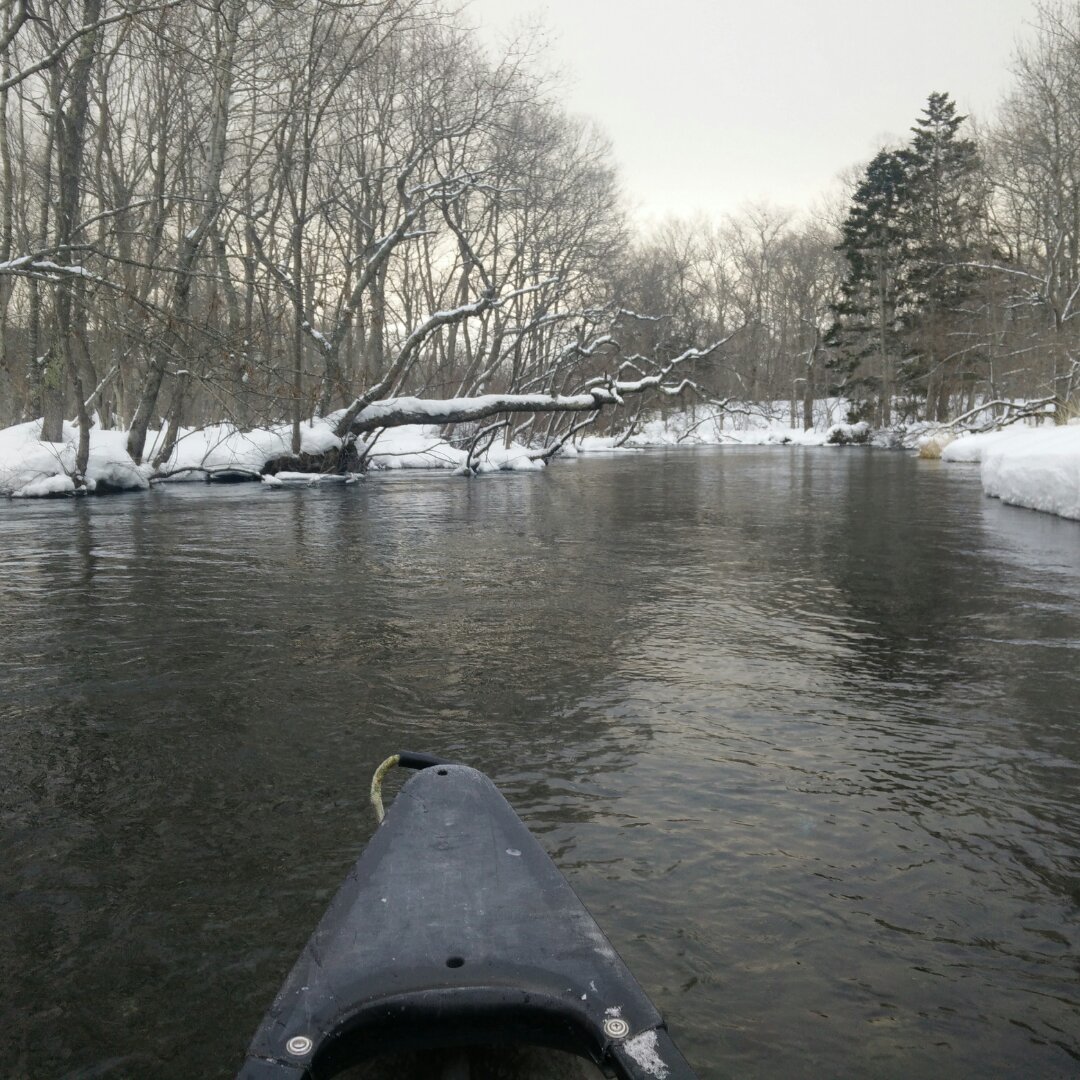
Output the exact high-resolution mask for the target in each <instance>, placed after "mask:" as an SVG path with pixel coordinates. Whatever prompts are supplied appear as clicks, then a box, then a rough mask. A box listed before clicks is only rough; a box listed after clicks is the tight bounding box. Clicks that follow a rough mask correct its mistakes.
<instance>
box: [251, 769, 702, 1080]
mask: <svg viewBox="0 0 1080 1080" xmlns="http://www.w3.org/2000/svg"><path fill="white" fill-rule="evenodd" d="M498 1044H525V1045H539V1046H549V1047H552V1048H554V1049H558V1050H564V1051H567V1052H570V1053H573V1054H577V1055H578V1056H581V1057H584V1058H588V1059H590V1060H592V1061H593V1062H595V1063H596V1064H598V1065H600V1066H601V1067H604V1068H606V1069H608V1070H609V1071H612V1072H614V1073H615V1075H617V1076H622V1077H625V1078H627V1080H639V1078H640V1080H646V1078H649V1080H684V1078H690V1077H693V1075H694V1074H693V1072H692V1071H691V1070H690V1068H689V1066H688V1065H687V1064H686V1062H685V1060H684V1059H683V1058H682V1056H681V1055H680V1054H679V1052H678V1050H677V1049H676V1048H675V1046H674V1045H673V1044H672V1042H671V1040H670V1037H669V1036H668V1034H667V1031H666V1029H665V1027H664V1021H663V1019H662V1017H661V1016H660V1014H659V1012H658V1011H657V1010H656V1008H655V1007H654V1006H653V1004H652V1002H651V1001H650V1000H649V998H648V997H647V996H646V994H645V992H644V991H643V990H642V989H641V987H640V986H639V985H638V983H637V981H636V980H635V979H634V977H633V975H632V974H631V973H630V971H629V969H628V968H627V967H626V965H625V964H624V963H623V961H622V960H621V958H620V957H619V956H618V954H617V953H616V951H615V950H614V949H613V948H612V946H611V944H610V942H608V940H607V938H606V937H605V936H604V934H603V932H602V931H601V930H600V928H599V926H598V925H597V924H596V922H595V921H594V920H593V918H592V916H591V915H589V913H588V912H587V911H586V909H585V907H584V906H583V905H582V903H581V901H580V900H579V899H578V898H577V896H576V895H575V894H574V892H573V890H572V889H571V888H570V886H569V884H568V883H567V881H566V879H565V878H564V877H563V876H562V874H560V873H559V871H558V870H557V869H556V867H555V866H554V864H553V863H552V862H551V860H550V859H549V858H548V856H547V854H546V852H545V851H544V850H543V848H542V847H541V846H540V844H539V843H538V841H537V840H536V838H535V837H534V836H533V835H532V834H531V833H530V832H529V830H528V829H527V828H526V826H525V825H524V823H523V822H522V821H521V820H520V819H519V818H518V816H517V815H516V814H515V813H514V811H513V809H512V808H511V807H510V805H509V804H508V803H507V802H506V800H505V799H504V798H503V796H502V794H501V793H500V792H499V790H498V789H497V788H496V787H495V785H494V784H493V783H492V782H491V781H490V780H489V779H488V777H486V776H485V775H484V774H483V773H481V772H478V771H477V770H475V769H470V768H468V767H466V766H463V765H450V764H445V765H444V764H439V765H437V766H434V767H430V768H424V769H422V770H421V771H419V772H417V773H415V774H414V775H413V776H412V777H411V778H410V779H409V781H408V782H407V783H406V784H405V785H404V787H403V788H402V790H401V791H400V793H399V794H398V796H397V798H396V799H395V800H394V803H393V805H392V806H391V807H390V810H389V811H388V813H387V815H386V819H385V821H384V822H383V824H382V825H381V827H380V828H379V829H378V831H377V832H376V833H375V835H374V837H373V838H372V840H371V842H370V844H369V845H368V846H367V848H366V849H365V850H364V852H363V853H362V854H361V856H360V858H359V859H358V860H357V862H356V864H355V865H354V866H353V868H352V870H351V871H350V873H349V876H348V878H347V879H346V881H345V883H344V884H343V885H342V887H341V889H340V891H339V892H338V894H337V896H336V897H335V898H334V900H333V901H332V903H331V905H330V907H329V908H328V910H327V912H326V914H325V915H324V917H323V919H322V921H321V922H320V923H319V926H318V927H317V928H316V930H315V932H314V934H313V935H312V937H311V939H310V940H309V941H308V943H307V945H306V946H305V948H304V951H303V953H302V954H301V956H300V958H299V960H298V961H297V963H296V965H295V967H294V968H293V971H292V972H291V974H290V975H289V977H288V979H287V980H286V982H285V984H284V986H283V987H282V989H281V991H280V992H279V994H278V996H277V998H276V999H275V1001H274V1003H273V1005H272V1006H271V1007H270V1009H269V1011H268V1012H267V1014H266V1017H265V1018H264V1020H263V1022H262V1024H261V1025H260V1027H259V1029H258V1031H257V1032H256V1035H255V1038H254V1039H253V1040H252V1043H251V1046H250V1048H249V1051H248V1057H247V1061H246V1062H245V1064H244V1066H243V1068H242V1069H241V1071H240V1073H239V1080H274V1078H276V1080H286V1078H288V1080H300V1078H311V1080H315V1078H322V1077H329V1076H333V1075H335V1074H336V1073H338V1072H339V1071H341V1070H342V1069H345V1068H347V1067H349V1066H351V1065H353V1064H356V1063H359V1062H362V1061H365V1060H370V1059H371V1058H373V1057H376V1056H379V1055H383V1054H386V1053H389V1052H394V1051H399V1050H414V1049H442V1048H450V1047H467V1046H487V1045H498Z"/></svg>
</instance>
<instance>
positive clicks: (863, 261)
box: [827, 150, 908, 424]
mask: <svg viewBox="0 0 1080 1080" xmlns="http://www.w3.org/2000/svg"><path fill="white" fill-rule="evenodd" d="M907 173H908V165H907V157H906V155H905V152H904V151H898V150H882V151H880V152H879V153H878V154H877V155H876V156H875V157H874V159H873V160H872V161H871V162H870V164H869V165H868V166H867V167H866V172H865V174H864V175H863V179H862V180H861V182H860V183H859V185H858V187H857V188H856V189H855V193H854V195H853V196H852V200H851V207H850V209H849V210H848V215H847V218H846V219H845V221H844V223H843V225H842V227H841V239H840V243H839V244H838V245H837V247H838V250H839V251H841V252H842V253H843V255H844V257H845V258H846V259H847V264H848V272H847V274H846V276H845V278H844V280H843V281H842V282H841V285H840V299H839V301H838V302H837V303H836V305H835V306H834V309H833V311H834V315H835V320H834V323H833V326H832V329H831V331H830V333H829V336H828V342H827V343H828V344H829V345H830V346H831V347H832V348H833V353H832V358H831V360H830V365H829V366H830V367H831V368H832V369H833V370H834V371H836V372H837V373H838V374H839V375H840V376H841V378H840V385H839V387H838V389H839V391H840V392H841V393H842V394H844V395H845V396H847V397H848V398H850V399H851V400H852V402H853V403H855V405H856V408H855V410H854V412H855V413H857V414H858V415H857V416H853V419H854V418H862V417H867V418H873V419H875V420H876V421H877V422H878V423H879V424H887V423H889V421H890V402H891V398H892V393H893V376H894V372H895V370H896V365H897V360H898V356H899V353H900V348H901V346H900V333H901V330H902V329H903V321H902V316H903V312H904V310H905V308H906V306H907V297H906V293H905V279H904V268H905V262H906V257H907V256H906V252H907V240H908V237H907V221H906V218H905V214H904V208H905V204H906V201H907V187H908V175H907Z"/></svg>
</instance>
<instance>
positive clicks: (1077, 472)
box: [941, 421, 1080, 520]
mask: <svg viewBox="0 0 1080 1080" xmlns="http://www.w3.org/2000/svg"><path fill="white" fill-rule="evenodd" d="M941 457H942V460H944V461H961V462H972V463H977V464H979V466H980V472H981V477H982V486H983V491H985V492H986V494H987V495H992V496H994V497H995V498H997V499H1001V501H1002V502H1006V503H1010V504H1012V505H1013V506H1024V507H1027V508H1028V509H1029V510H1042V511H1044V512H1046V513H1048V514H1058V515H1060V516H1061V517H1067V518H1074V519H1076V520H1080V425H1078V424H1077V422H1076V421H1074V422H1073V423H1072V424H1070V425H1068V426H1067V427H1038V428H1029V427H1019V426H1017V427H1011V428H1006V429H1005V430H1004V431H990V432H987V433H985V434H983V435H967V436H964V437H963V438H960V439H957V440H956V442H953V443H950V444H949V445H948V446H947V447H945V449H944V450H943V451H942V454H941Z"/></svg>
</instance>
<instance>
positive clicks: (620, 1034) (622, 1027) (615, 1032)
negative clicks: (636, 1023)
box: [604, 1016, 630, 1039]
mask: <svg viewBox="0 0 1080 1080" xmlns="http://www.w3.org/2000/svg"><path fill="white" fill-rule="evenodd" d="M604 1034H605V1035H606V1036H607V1037H608V1038H609V1039H625V1038H626V1036H627V1035H629V1034H630V1025H629V1024H628V1023H627V1022H626V1021H625V1020H622V1019H620V1018H619V1017H617V1016H613V1017H611V1019H610V1020H605V1021H604Z"/></svg>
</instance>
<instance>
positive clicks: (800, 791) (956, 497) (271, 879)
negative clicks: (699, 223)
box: [0, 448, 1080, 1080]
mask: <svg viewBox="0 0 1080 1080" xmlns="http://www.w3.org/2000/svg"><path fill="white" fill-rule="evenodd" d="M0 551H2V563H0V721H2V723H0V785H2V786H0V811H2V819H0V828H2V833H0V843H2V849H0V857H2V858H0V892H2V901H0V902H2V919H0V973H2V979H0V1075H3V1077H5V1078H10V1080H22V1078H38V1077H42V1078H57V1077H63V1078H71V1080H73V1078H84V1080H85V1078H91V1077H92V1078H99V1077H108V1078H114V1077H168V1078H174V1077H175V1078H191V1077H195V1078H201V1077H207V1078H212V1077H228V1076H230V1075H231V1073H232V1072H233V1071H234V1070H235V1068H236V1067H237V1066H238V1064H239V1062H240V1060H241V1058H242V1054H243V1050H244V1047H245V1046H246V1044H247V1042H248V1040H249V1038H250V1036H251V1034H252V1032H253V1030H254V1028H255V1026H256V1024H257V1022H258V1020H259V1018H260V1016H261V1014H262V1012H263V1011H264V1009H265V1008H266V1006H267V1005H268V1004H269V1002H270V1000H271V998H272V997H273V995H274V993H275V991H276V989H277V987H278V985H279V983H280V982H281V980H282V979H283V977H284V976H285V974H286V972H287V971H288V969H289V968H290V967H291V965H292V963H293V961H294V959H295V957H296V954H297V952H298V950H299V948H300V947H301V945H302V944H303V942H304V940H305V939H306V938H307V936H308V934H309V932H310V930H311V929H312V928H313V926H314V924H315V923H316V922H317V920H318V919H319V917H320V916H321V914H322V911H323V909H324V907H325V905H326V903H327V902H328V900H329V898H330V897H331V895H332V894H333V892H334V891H335V890H336V889H337V887H338V885H339V884H340V882H341V880H342V878H343V877H344V875H345V873H346V872H347V870H348V867H349V865H350V864H351V862H352V860H353V859H354V858H355V856H356V854H357V853H358V851H359V849H360V848H361V847H362V845H363V844H364V842H365V841H366V840H367V838H368V837H369V835H370V834H371V831H372V829H373V821H372V817H371V814H370V812H369V810H368V807H367V803H366V790H367V785H368V780H369V777H370V774H371V771H372V769H373V768H374V766H375V765H376V764H377V763H378V762H379V761H380V760H381V759H382V758H383V757H385V756H386V755H387V754H389V753H391V752H393V751H394V750H397V749H400V748H408V749H417V750H429V751H432V752H435V753H439V754H442V755H444V756H448V757H454V758H456V759H459V760H464V761H467V762H469V763H471V764H474V765H476V766H478V767H480V768H482V769H484V770H485V771H486V772H488V773H489V774H490V775H491V776H492V777H493V778H494V779H495V781H496V782H497V783H498V784H499V785H500V786H501V788H502V790H503V791H504V793H505V794H506V795H507V797H508V798H509V799H510V801H511V802H512V803H513V804H514V806H515V807H516V808H517V810H518V812H519V813H520V814H521V815H522V817H523V818H524V819H525V821H526V822H527V823H528V824H529V825H530V826H531V827H532V829H533V830H534V831H535V832H536V834H537V835H538V836H539V838H540V841H541V843H542V844H543V845H544V846H545V847H546V848H547V850H548V851H549V852H550V853H551V854H552V856H553V857H554V859H555V861H556V863H557V864H558V865H559V867H560V868H561V869H562V870H563V872H564V873H565V874H566V875H567V877H568V878H569V879H570V881H571V883H572V884H573V885H574V887H575V889H576V890H577V891H578V893H579V894H580V895H581V897H582V898H583V900H584V901H585V902H586V904H587V905H588V906H589V907H590V909H591V910H592V912H593V914H594V915H595V916H596V918H597V920H598V921H599V922H600V924H601V925H602V926H603V928H604V929H605V930H606V932H607V933H608V934H609V936H610V937H611V939H612V941H613V943H614V944H615V945H616V947H617V948H618V949H619V950H620V952H621V953H622V954H623V956H624V958H625V959H626V960H627V962H628V963H629V965H630V967H631V968H632V969H633V970H634V972H635V974H636V975H637V976H638V978H639V979H640V981H641V982H642V983H643V984H644V986H645V988H646V990H647V991H648V992H649V993H650V994H651V995H652V997H653V998H654V1000H655V1001H656V1003H657V1004H658V1005H659V1007H660V1008H661V1010H662V1011H663V1012H664V1013H665V1015H666V1016H667V1017H668V1019H669V1024H670V1027H671V1030H672V1032H673V1034H674V1036H675V1038H676V1041H677V1042H678V1043H679V1045H680V1046H681V1048H682V1050H683V1052H684V1053H685V1055H686V1056H687V1058H688V1059H689V1060H690V1061H691V1062H692V1063H693V1064H694V1065H695V1066H696V1067H697V1069H698V1070H699V1072H700V1074H701V1076H702V1077H703V1078H718V1077H761V1078H765V1077H770V1078H772V1077H784V1078H801V1077H807V1078H809V1077H814V1078H816V1077H880V1078H897V1080H900V1078H904V1080H912V1078H922V1077H926V1078H931V1077H933V1078H940V1077H960V1076H995V1077H1058V1076H1060V1077H1066V1076H1076V1075H1078V1074H1080V961H1078V957H1080V949H1078V946H1080V918H1078V915H1080V524H1077V523H1075V522H1068V521H1063V520H1060V519H1056V518H1052V517H1049V516H1045V515H1040V514H1036V513H1033V512H1030V511H1025V510H1018V509H1013V508H1010V507H1007V506H1003V505H1001V504H1000V503H998V502H996V501H994V500H988V499H985V498H984V497H983V495H982V493H981V490H980V488H979V484H978V481H977V478H976V476H975V474H974V473H973V472H972V471H971V470H969V469H965V468H963V467H958V466H952V467H949V466H944V465H941V464H940V463H935V462H920V461H917V460H914V459H912V458H910V457H907V456H903V455H900V454H889V453H885V452H873V451H861V450H843V449H837V450H833V449H822V450H809V451H807V450H798V449H786V448H784V449H776V448H769V449H760V450H758V449H746V448H743V449H725V450H720V451H714V452H710V451H702V452H687V453H676V454H666V455H665V454H655V455H651V454H650V455H640V456H630V455H627V456H622V457H617V458H593V459H583V460H579V461H577V462H568V463H564V464H560V465H557V466H555V467H553V468H551V469H549V470H547V471H546V472H544V473H540V474H524V475H499V476H491V477H485V478H482V479H480V480H474V481H466V480H463V479H460V478H450V477H447V476H443V475H419V474H412V475H407V476H393V477H389V478H372V479H370V480H368V481H367V482H365V483H362V484H358V485H355V486H352V487H348V488H344V489H341V488H339V489H336V490H314V489H303V490H277V491H274V490H267V489H264V488H261V487H258V486H254V485H243V486H235V487H228V486H222V487H215V486H205V485H201V484H187V485H175V486H171V487H165V488H160V489H157V490H155V491H153V492H149V493H145V494H135V495H130V496H114V497H109V498H102V499H88V500H83V501H61V502H40V503H6V504H0Z"/></svg>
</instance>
